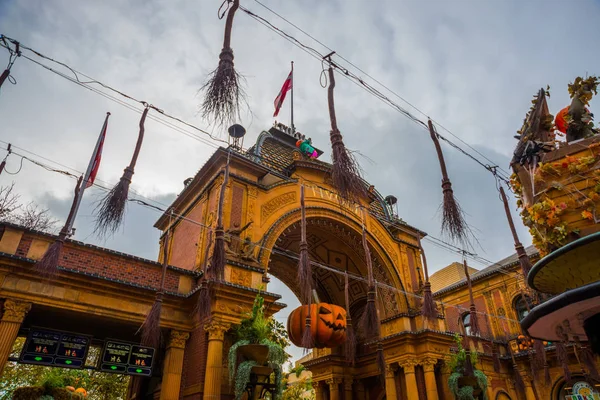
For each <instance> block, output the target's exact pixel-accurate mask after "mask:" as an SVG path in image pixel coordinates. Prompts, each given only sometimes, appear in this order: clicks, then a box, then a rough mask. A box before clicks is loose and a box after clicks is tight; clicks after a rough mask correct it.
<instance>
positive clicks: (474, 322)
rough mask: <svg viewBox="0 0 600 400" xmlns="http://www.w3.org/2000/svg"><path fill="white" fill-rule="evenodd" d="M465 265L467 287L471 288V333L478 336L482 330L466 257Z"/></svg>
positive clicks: (464, 259)
mask: <svg viewBox="0 0 600 400" xmlns="http://www.w3.org/2000/svg"><path fill="white" fill-rule="evenodd" d="M463 267H464V269H465V278H466V279H467V287H468V288H469V301H470V302H471V306H470V307H469V314H470V324H471V325H470V326H471V335H473V336H477V335H478V334H479V333H480V332H481V330H480V329H479V319H478V318H477V308H476V307H475V300H474V299H473V285H472V284H471V276H470V275H469V267H468V266H467V259H466V258H463Z"/></svg>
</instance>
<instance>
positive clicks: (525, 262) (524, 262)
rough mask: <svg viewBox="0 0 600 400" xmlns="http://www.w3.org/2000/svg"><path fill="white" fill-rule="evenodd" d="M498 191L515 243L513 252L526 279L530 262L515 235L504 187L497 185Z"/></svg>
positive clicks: (515, 231)
mask: <svg viewBox="0 0 600 400" xmlns="http://www.w3.org/2000/svg"><path fill="white" fill-rule="evenodd" d="M498 190H499V191H500V197H501V198H502V202H503V203H504V211H505V212H506V219H507V220H508V225H509V226H510V232H511V233H512V236H513V240H514V241H515V250H516V251H517V256H518V257H519V264H520V265H521V272H523V276H524V277H525V278H527V275H528V274H529V271H530V270H531V260H529V256H528V255H527V252H526V251H525V248H524V247H523V245H522V244H521V241H520V240H519V235H518V234H517V230H516V229H515V223H514V221H513V219H512V215H511V213H510V208H509V206H508V199H507V198H506V193H505V192H504V187H502V185H499V188H498Z"/></svg>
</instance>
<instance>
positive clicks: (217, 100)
mask: <svg viewBox="0 0 600 400" xmlns="http://www.w3.org/2000/svg"><path fill="white" fill-rule="evenodd" d="M225 2H226V3H227V5H228V6H231V7H230V8H229V11H228V12H227V20H226V22H225V36H224V38H223V49H222V50H221V54H219V65H218V67H217V68H216V69H215V70H214V71H213V72H212V73H211V74H210V77H209V79H208V82H206V83H205V84H204V86H202V87H201V88H200V91H204V92H205V94H204V100H203V102H202V105H201V106H200V110H201V112H202V116H203V117H204V118H206V119H207V120H209V121H212V122H214V123H215V124H217V125H220V126H223V125H225V124H227V123H233V122H235V119H236V118H237V117H239V115H240V99H241V98H242V99H243V97H244V92H243V89H242V88H241V86H240V75H239V74H238V73H237V71H236V70H235V69H234V67H233V50H232V49H231V29H232V27H233V17H234V16H235V12H236V11H237V9H238V7H239V6H240V1H239V0H225V1H224V2H223V5H225ZM223 5H222V6H221V7H223ZM220 18H222V16H220Z"/></svg>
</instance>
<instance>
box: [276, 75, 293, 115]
mask: <svg viewBox="0 0 600 400" xmlns="http://www.w3.org/2000/svg"><path fill="white" fill-rule="evenodd" d="M293 73H294V71H293V70H292V71H290V74H289V75H288V77H287V79H286V80H285V82H283V86H282V87H281V90H280V91H279V94H278V95H277V97H276V98H275V113H274V114H273V117H276V116H277V115H278V114H279V110H280V109H281V105H282V104H283V100H285V95H286V94H287V92H288V91H289V90H290V89H291V88H292V80H293V79H292V77H293Z"/></svg>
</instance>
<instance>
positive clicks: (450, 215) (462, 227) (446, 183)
mask: <svg viewBox="0 0 600 400" xmlns="http://www.w3.org/2000/svg"><path fill="white" fill-rule="evenodd" d="M427 124H428V125H429V134H430V135H431V140H433V144H434V145H435V150H436V152H437V156H438V160H439V162H440V168H441V170H442V193H443V195H444V202H443V204H442V209H443V213H442V232H444V233H445V234H446V235H448V237H449V238H450V239H452V240H454V241H455V242H457V243H460V244H461V245H463V246H467V245H468V244H469V238H468V234H469V227H468V225H467V222H466V221H465V217H464V215H463V211H462V209H461V207H460V205H459V204H458V201H457V200H456V198H455V197H454V191H453V190H452V183H451V182H450V178H448V171H447V169H446V162H445V161H444V153H442V147H441V146H440V142H439V139H438V133H437V132H436V130H435V128H434V127H433V123H432V122H431V120H428V121H427Z"/></svg>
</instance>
